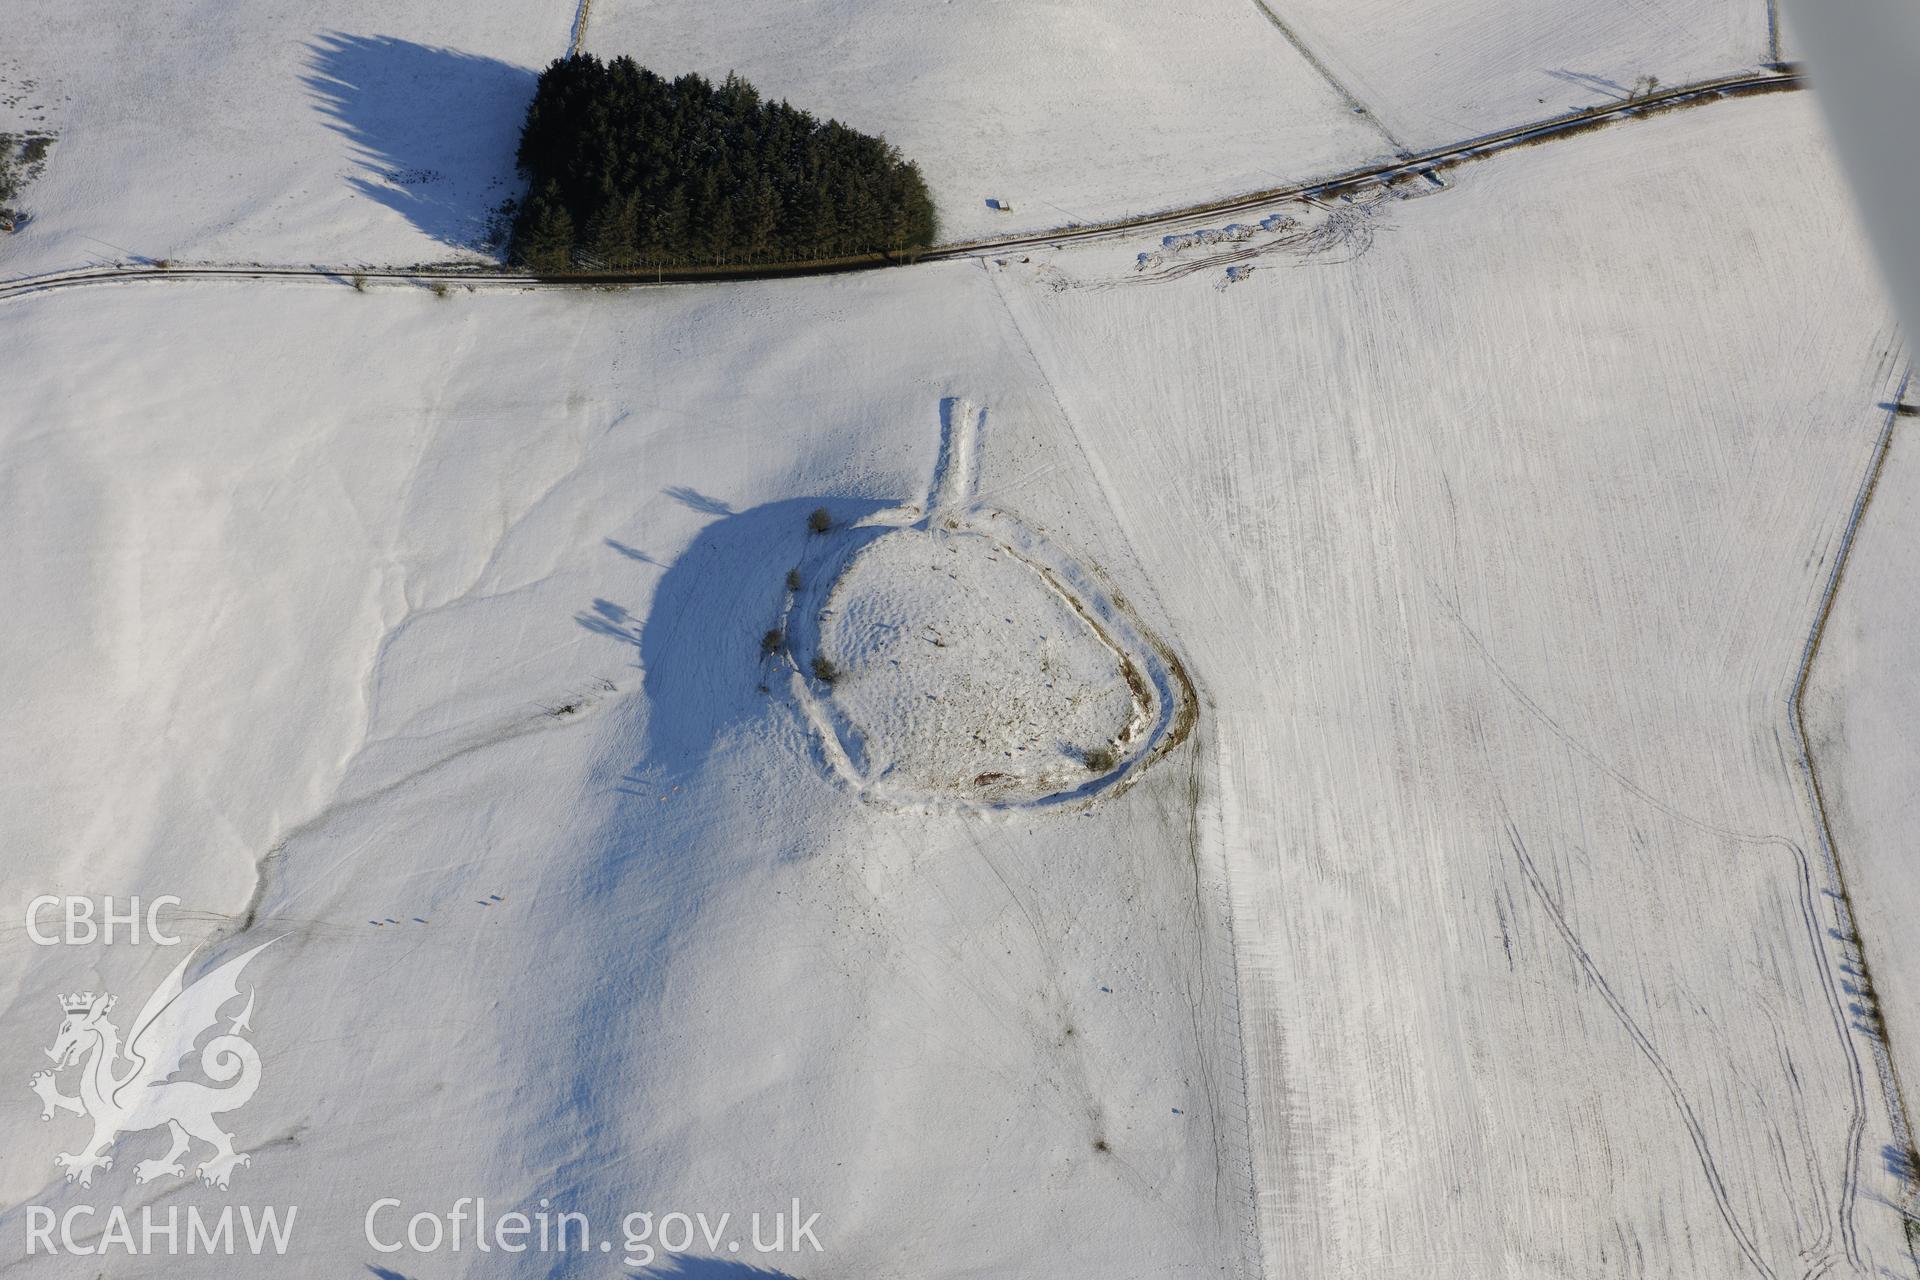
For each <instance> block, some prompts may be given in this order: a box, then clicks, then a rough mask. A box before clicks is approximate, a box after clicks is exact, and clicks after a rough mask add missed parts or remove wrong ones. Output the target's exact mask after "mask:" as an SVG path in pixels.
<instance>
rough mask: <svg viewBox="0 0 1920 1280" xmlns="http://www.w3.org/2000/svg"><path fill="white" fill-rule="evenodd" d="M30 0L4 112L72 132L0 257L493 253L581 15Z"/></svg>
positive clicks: (3, 82)
mask: <svg viewBox="0 0 1920 1280" xmlns="http://www.w3.org/2000/svg"><path fill="white" fill-rule="evenodd" d="M28 7H29V6H25V5H16V6H14V7H13V12H12V14H11V15H10V16H9V18H8V22H7V39H6V43H5V45H4V47H0V131H5V130H8V129H16V130H17V129H21V128H28V127H32V128H39V129H48V130H51V131H53V132H54V133H55V134H57V135H58V138H59V141H58V142H57V143H56V144H55V147H54V151H53V155H52V156H51V158H50V162H49V163H48V165H47V168H46V173H45V175H44V176H43V177H42V178H41V179H40V180H39V181H37V182H36V183H34V185H33V186H32V187H31V188H30V189H29V192H28V196H27V198H26V199H25V200H24V201H23V202H22V203H24V204H25V206H26V207H27V208H28V209H30V210H31V211H32V212H33V214H34V216H35V222H34V224H33V225H32V226H31V227H30V228H29V229H28V231H27V232H26V233H23V234H21V235H18V236H14V237H9V238H7V239H6V240H5V241H4V242H0V276H21V275H30V274H35V273H38V272H44V271H50V270H55V269H59V268H65V267H74V266H79V265H83V264H85V263H91V262H131V261H139V260H159V259H170V260H177V261H219V262H232V261H241V262H273V263H313V262H319V263H326V264H328V265H345V264H349V263H415V262H443V261H447V260H450V259H455V258H461V257H473V256H476V255H475V253H474V251H473V249H472V247H471V246H472V245H474V244H475V242H477V241H478V240H479V239H481V238H482V237H483V236H484V234H485V232H486V229H487V228H486V219H487V215H488V213H489V211H490V210H491V209H493V208H494V207H496V206H497V205H498V204H499V203H500V202H501V201H502V200H504V199H506V198H508V197H510V196H517V195H518V194H519V193H520V180H519V178H518V177H517V176H516V175H515V174H514V171H513V147H514V144H515V143H516V142H517V140H518V138H519V134H520V121H521V117H522V116H523V115H524V114H525V112H526V104H527V100H528V98H530V97H531V96H532V94H533V79H534V74H535V72H536V71H537V69H538V68H540V67H542V66H545V65H546V64H547V63H548V62H549V61H551V60H552V59H554V58H556V57H559V56H560V55H561V54H563V53H565V52H566V51H567V42H568V31H569V25H570V23H571V22H572V20H573V8H572V6H571V5H570V4H567V3H564V2H562V0H542V2H541V3H536V4H517V5H491V6H488V5H465V4H458V3H453V4H440V5H426V6H423V5H413V6H401V7H396V6H393V5H382V4H375V3H366V2H365V0H330V3H327V4H325V5H311V4H299V5H294V4H259V3H248V2H247V0H162V2H160V3H151V4H137V5H115V6H113V7H112V8H111V9H110V10H108V9H102V8H100V7H97V6H88V5H61V4H36V5H33V6H31V8H32V10H33V12H32V13H31V15H29V14H28V13H27V12H26V10H27V8H28ZM9 102H10V103H11V105H6V104H8V103H9Z"/></svg>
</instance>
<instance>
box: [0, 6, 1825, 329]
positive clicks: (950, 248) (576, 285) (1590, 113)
mask: <svg viewBox="0 0 1920 1280" xmlns="http://www.w3.org/2000/svg"><path fill="white" fill-rule="evenodd" d="M584 9H585V5H584V4H583V6H582V15H581V16H582V19H583V20H584ZM1804 84H1805V81H1804V79H1803V78H1802V77H1801V76H1800V74H1799V73H1798V72H1797V71H1795V70H1793V69H1791V68H1790V67H1789V68H1785V69H1782V70H1777V71H1766V72H1757V73H1747V74H1742V75H1737V76H1724V77H1720V78H1717V79H1713V80H1703V81H1699V82H1697V83H1694V84H1688V85H1677V86H1675V87H1673V88H1671V89H1663V90H1660V91H1658V92H1656V93H1651V94H1646V95H1644V96H1642V97H1638V98H1633V99H1629V100H1627V101H1623V102H1614V103H1606V104H1603V105H1601V106H1597V107H1589V108H1586V109H1584V110H1580V111H1575V112H1570V113H1567V114H1564V115H1558V116H1553V117H1550V118H1548V119H1546V120H1539V121H1534V122H1531V123H1528V124H1523V125H1516V126H1514V127H1513V128H1510V129H1503V130H1499V131H1496V132H1494V133H1487V134H1481V135H1479V136H1477V137H1474V138H1469V139H1466V140H1465V141H1462V142H1456V143H1451V144H1449V145H1447V146H1444V147H1437V148H1434V149H1431V150H1428V151H1422V152H1416V153H1413V154H1411V155H1398V156H1395V157H1393V158H1392V159H1389V160H1383V161H1380V162H1378V163H1376V164H1373V165H1370V166H1368V167H1366V168H1363V169H1355V170H1350V171H1348V172H1345V173H1339V174H1334V175H1331V176H1328V177H1323V178H1316V179H1311V180H1309V181H1305V182H1299V183H1294V184H1291V185H1289V186H1285V187H1270V188H1267V189H1264V190H1261V191H1253V192H1248V193H1245V194H1242V195H1237V196H1230V197H1227V198H1224V199H1220V200H1213V201H1209V202H1206V203H1204V204H1195V205H1187V206H1184V207H1182V208H1178V209H1167V210H1162V211H1160V212H1158V213H1148V214H1141V215H1138V216H1136V217H1129V218H1121V219H1115V220H1112V221H1108V222H1098V223H1086V224H1072V225H1068V226H1065V227H1060V228H1056V229H1054V230H1052V231H1039V232H1032V233H1024V234H1020V235H1013V236H1004V237H999V238H994V239H986V240H967V241H959V242H955V243H952V244H946V245H941V246H939V247H938V248H934V249H930V250H928V251H927V252H925V253H921V254H917V255H915V256H914V257H912V258H911V259H901V258H891V257H886V256H881V255H871V256H865V257H858V258H842V259H834V260H831V261H821V262H806V263H793V264H787V265H783V266H738V267H702V268H680V269H677V270H672V271H667V270H657V271H607V272H590V273H572V274H568V275H564V276H534V275H530V274H527V273H525V272H519V271H510V270H506V269H504V268H500V267H493V266H485V265H478V266H471V267H469V266H462V265H458V264H441V265H431V264H427V265H419V266H412V267H371V266H368V267H361V266H321V265H318V264H314V265H307V266H294V265H281V266H269V265H262V264H252V263H246V264H224V265H220V264H203V265H187V264H181V265H173V264H162V263H160V262H157V261H140V262H132V263H111V264H105V265H99V266H90V267H83V268H79V269H76V270H72V271H59V272H50V273H47V274H43V275H38V276H25V277H21V278H18V279H13V280H6V281H0V301H7V300H10V299H14V298H24V297H32V296H34V295H36V294H41V293H47V292H51V291H53V290H56V289H73V288H80V287H84V286H88V285H101V284H118V283H131V282H135V281H151V280H200V281H208V280H252V281H267V280H327V281H332V282H336V283H342V284H345V283H350V282H354V281H356V279H357V280H361V281H365V282H367V283H369V284H371V283H373V282H380V283H383V284H402V285H411V286H422V287H432V286H435V285H448V286H462V287H470V288H480V287H482V286H485V287H488V288H509V289H604V288H637V287H641V286H664V285H670V284H671V285H683V284H710V283H720V282H728V281H743V280H783V279H789V278H793V277H802V276H819V275H834V274H838V273H841V272H848V271H874V270H880V269H882V268H888V267H900V266H910V265H912V264H913V263H916V262H943V261H950V260H952V259H955V258H969V257H981V256H985V255H990V254H994V253H1007V252H1014V251H1018V250H1020V249H1034V248H1045V247H1053V246H1059V245H1064V244H1068V243H1073V242H1078V241H1087V240H1098V239H1103V238H1106V237H1110V236H1121V235H1132V234H1135V233H1137V232H1141V231H1149V230H1159V229H1167V228H1173V227H1178V226H1181V225H1183V224H1187V223H1192V222H1195V221H1196V220H1205V219H1210V218H1217V217H1219V216H1221V215H1223V214H1243V213H1250V212H1253V211H1255V210H1259V209H1263V208H1266V207H1268V206H1271V205H1276V204H1283V203H1285V202H1287V201H1290V200H1296V199H1300V198H1302V197H1327V196H1338V195H1341V194H1345V193H1347V192H1350V191H1355V190H1363V189H1366V188H1368V187H1375V186H1381V185H1385V184H1387V183H1391V182H1395V181H1404V180H1407V179H1411V178H1419V177H1423V176H1426V175H1428V174H1432V173H1435V172H1436V171H1438V170H1441V169H1447V168H1452V167H1455V166H1458V165H1462V164H1466V163H1469V162H1471V161H1474V160H1481V159H1485V158H1486V157H1488V156H1491V155H1496V154H1498V153H1500V152H1502V151H1507V150H1511V149H1513V148H1516V147H1524V146H1532V145H1534V144H1536V143H1541V142H1547V141H1551V140H1554V139H1557V138H1562V137H1571V136H1573V135H1575V134H1579V133H1584V132H1586V131H1587V130H1589V129H1595V128H1600V127H1603V126H1605V125H1609V124H1615V123H1619V122H1622V121H1627V120H1638V119H1644V118H1647V117H1649V116H1653V115H1659V114H1663V113H1665V112H1668V111H1675V110H1680V109H1682V108H1686V107H1695V106H1702V105H1705V104H1707V103H1709V102H1715V101H1719V100H1722V99H1728V98H1745V97H1751V96H1754V95H1757V94H1766V93H1782V92H1789V91H1792V90H1796V89H1800V88H1802V87H1804Z"/></svg>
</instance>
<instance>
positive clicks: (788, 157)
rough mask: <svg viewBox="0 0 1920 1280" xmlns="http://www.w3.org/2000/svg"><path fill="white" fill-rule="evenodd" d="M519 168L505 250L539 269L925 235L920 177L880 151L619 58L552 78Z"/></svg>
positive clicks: (907, 247)
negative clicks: (523, 181) (522, 193)
mask: <svg viewBox="0 0 1920 1280" xmlns="http://www.w3.org/2000/svg"><path fill="white" fill-rule="evenodd" d="M518 159H519V164H520V167H521V169H522V170H523V171H524V172H525V173H526V174H527V175H528V177H529V178H530V179H531V183H530V186H531V188H532V190H533V191H534V192H535V193H536V194H534V195H533V196H532V197H530V198H529V199H528V200H527V201H526V202H525V203H524V204H523V205H522V206H521V209H520V212H519V216H518V218H517V220H516V221H515V224H514V238H513V253H514V257H515V259H516V260H517V261H519V262H521V263H523V264H524V265H526V266H528V267H531V268H533V269H535V270H540V271H561V270H565V269H567V267H568V266H569V265H571V264H572V263H573V262H574V261H575V260H576V258H578V259H581V260H589V261H592V262H595V263H600V264H605V265H607V266H613V267H623V266H628V265H633V264H649V265H653V264H657V265H676V264H684V263H695V262H774V261H804V260H810V259H816V258H824V257H834V256H851V255H858V254H871V253H888V254H892V253H902V252H906V253H911V252H912V251H914V250H916V249H920V248H924V247H926V246H927V245H929V244H931V243H932V242H933V239H934V236H935V234H936V229H937V223H936V220H935V211H934V207H933V199H932V197H931V195H929V193H928V191H927V186H926V182H925V181H924V180H923V179H922V178H921V175H920V171H919V170H918V169H917V168H916V167H915V166H914V165H913V164H912V163H910V162H908V161H905V160H903V159H901V157H900V155H899V153H898V152H896V151H895V150H894V149H893V148H892V147H890V146H888V145H887V144H886V143H885V142H884V141H882V140H881V139H879V138H875V137H870V136H868V135H866V134H863V133H859V132H857V131H856V130H853V129H849V128H847V127H846V126H845V125H842V124H840V123H838V122H837V121H831V120H830V121H828V122H826V123H825V124H822V123H821V122H819V121H818V120H816V119H815V118H814V117H813V116H811V115H809V114H807V113H806V112H804V111H800V110H797V109H795V108H794V107H791V106H789V105H788V104H786V103H784V102H766V101H763V100H762V99H761V97H760V95H759V93H758V92H756V91H755V90H754V88H753V86H752V85H750V84H748V83H747V82H746V81H744V80H742V79H740V78H739V77H738V76H732V75H730V76H728V77H727V78H726V79H725V80H724V81H723V82H721V83H720V84H719V85H715V84H713V83H712V82H710V81H708V80H706V79H705V78H703V77H701V76H697V75H684V76H681V77H679V78H677V79H674V80H666V79H664V78H662V77H660V76H658V75H655V74H654V73H653V72H651V71H648V70H646V69H645V68H644V67H641V66H639V65H637V64H636V63H635V62H634V61H633V60H632V59H631V58H625V57H621V58H615V59H614V60H613V61H611V62H608V63H602V62H601V61H600V60H599V59H597V58H595V57H593V56H592V55H587V54H583V55H576V56H573V57H568V58H563V59H561V60H559V61H557V62H555V63H554V64H553V65H552V66H550V67H548V68H547V70H546V71H545V72H544V73H542V75H541V77H540V83H539V86H538V88H537V89H536V91H535V93H534V99H533V102H532V103H531V104H530V105H529V106H528V108H527V118H526V124H525V126H524V128H523V129H522V130H521V135H520V149H519V154H518Z"/></svg>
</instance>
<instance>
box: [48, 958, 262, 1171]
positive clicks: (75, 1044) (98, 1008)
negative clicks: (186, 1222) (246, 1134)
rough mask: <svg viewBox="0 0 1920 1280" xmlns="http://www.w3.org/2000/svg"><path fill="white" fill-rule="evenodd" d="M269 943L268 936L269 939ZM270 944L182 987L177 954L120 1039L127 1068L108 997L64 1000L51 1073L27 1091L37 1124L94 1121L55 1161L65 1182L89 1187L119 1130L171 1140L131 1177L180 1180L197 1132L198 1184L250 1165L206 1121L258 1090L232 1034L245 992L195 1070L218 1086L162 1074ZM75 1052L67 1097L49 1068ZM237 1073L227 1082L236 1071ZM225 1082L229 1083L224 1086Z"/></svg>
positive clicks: (214, 1018)
mask: <svg viewBox="0 0 1920 1280" xmlns="http://www.w3.org/2000/svg"><path fill="white" fill-rule="evenodd" d="M276 941H277V939H276ZM271 945H273V944H272V942H271V941H269V942H263V943H261V944H260V945H259V946H257V947H255V948H253V950H251V951H248V952H246V953H245V954H243V955H240V956H236V957H235V958H234V959H232V960H229V961H227V962H226V963H225V964H223V965H221V966H220V967H219V968H218V969H215V970H214V971H213V972H212V973H209V974H207V975H206V976H205V977H204V978H201V979H200V980H199V981H198V982H195V983H194V984H193V985H192V986H190V987H183V986H182V983H181V975H182V974H184V973H185V972H186V969H187V965H188V964H189V963H191V962H192V960H193V957H192V956H188V957H187V958H186V959H185V960H182V961H181V962H180V963H179V965H178V966H177V967H176V968H175V969H174V971H173V972H172V973H170V974H168V975H167V979H166V981H164V982H162V983H161V984H160V986H159V987H158V988H157V989H156V990H155V991H154V993H153V994H152V995H151V996H149V997H147V1003H146V1004H145V1006H143V1007H142V1008H141V1010H140V1016H139V1017H137V1018H135V1019H134V1021H133V1033H132V1034H131V1035H130V1036H129V1037H128V1038H127V1042H126V1049H125V1057H126V1067H125V1070H124V1071H122V1070H120V1069H119V1063H120V1060H121V1056H122V1051H121V1043H120V1031H119V1028H117V1027H115V1026H114V1025H113V1023H111V1022H109V1021H108V1020H107V1014H108V1013H109V1012H111V1011H112V1009H113V1006H114V997H112V996H110V995H107V994H105V993H104V992H103V993H101V994H100V995H99V996H95V995H94V994H93V992H91V991H89V992H86V993H84V994H81V995H71V996H66V997H64V998H62V999H61V1001H60V1008H61V1010H62V1011H63V1012H64V1013H65V1014H66V1020H65V1021H64V1022H62V1023H61V1024H60V1034H59V1036H58V1037H57V1038H56V1039H55V1040H54V1042H53V1047H52V1048H51V1049H48V1050H47V1056H48V1057H49V1058H52V1059H53V1061H54V1069H53V1071H40V1072H36V1073H35V1074H34V1077H33V1081H32V1088H33V1091H34V1092H35V1093H37V1094H39V1095H40V1102H41V1106H42V1110H41V1113H40V1118H41V1119H42V1120H51V1119H53V1113H54V1112H55V1111H56V1110H59V1111H70V1112H72V1113H73V1114H74V1115H85V1116H91V1117H92V1118H93V1139H92V1141H90V1142H88V1143H87V1145H86V1146H84V1147H82V1148H81V1149H80V1150H79V1152H77V1153H74V1154H68V1153H65V1152H63V1153H61V1154H60V1155H57V1156H55V1157H54V1163H55V1164H57V1165H59V1166H61V1167H62V1168H64V1169H65V1170H66V1171H67V1181H68V1182H78V1183H79V1184H80V1185H81V1186H83V1187H85V1186H90V1185H91V1184H92V1182H93V1175H94V1171H95V1170H97V1169H111V1168H113V1157H112V1156H110V1155H108V1154H107V1149H108V1148H110V1147H111V1146H113V1144H114V1142H115V1140H116V1139H118V1138H119V1137H120V1135H122V1134H126V1133H138V1132H140V1131H142V1130H145V1129H157V1128H159V1127H160V1126H161V1125H165V1126H167V1128H168V1130H169V1131H171V1133H172V1135H173V1146H172V1148H171V1149H170V1150H169V1151H168V1152H167V1154H166V1155H164V1156H162V1157H161V1158H160V1159H158V1160H142V1161H140V1162H139V1163H138V1164H136V1165H134V1167H133V1171H134V1177H135V1179H136V1180H137V1181H140V1182H151V1181H152V1180H153V1179H155V1178H159V1177H163V1176H166V1175H171V1176H173V1177H176V1178H184V1177H185V1176H186V1172H187V1171H186V1169H185V1167H184V1166H182V1165H181V1163H180V1157H181V1156H183V1155H185V1154H186V1153H187V1149H188V1147H189V1146H191V1145H192V1144H191V1140H192V1139H194V1138H198V1139H199V1140H200V1141H202V1142H205V1143H208V1144H209V1145H211V1146H212V1147H213V1154H212V1155H211V1156H209V1157H208V1158H207V1159H206V1160H205V1161H204V1162H203V1163H202V1164H201V1165H200V1168H199V1170H198V1173H199V1176H200V1179H201V1181H203V1182H205V1183H207V1184H208V1185H210V1186H215V1187H219V1188H220V1189H222V1190H225V1189H226V1186H227V1182H228V1179H230V1178H231V1177H232V1176H233V1170H234V1167H235V1166H236V1165H243V1164H248V1163H251V1160H252V1157H250V1156H247V1155H245V1154H243V1153H240V1152H237V1151H235V1150H234V1149H233V1135H232V1134H230V1133H227V1132H225V1131H224V1130H222V1129H221V1128H220V1126H219V1125H218V1124H215V1123H214V1119H213V1118H214V1116H215V1115H218V1114H222V1113H225V1112H228V1111H233V1110H236V1109H238V1108H239V1107H241V1106H244V1105H245V1104H246V1102H247V1100H248V1099H250V1098H252V1097H253V1093H254V1090H255V1089H257V1088H259V1086H260V1055H259V1054H258V1053H257V1052H255V1050H254V1047H253V1046H252V1045H251V1044H249V1043H247V1041H246V1040H244V1039H243V1038H242V1037H241V1035H240V1033H241V1032H242V1031H246V1030H251V1029H252V1028H251V1027H250V1025H249V1023H248V1019H249V1018H251V1017H252V1016H253V990H252V988H248V990H247V1007H246V1008H245V1009H243V1010H241V1011H240V1013H239V1015H238V1016H236V1017H234V1018H232V1019H231V1020H230V1021H229V1023H228V1027H227V1032H226V1034H224V1035H218V1036H215V1037H214V1038H213V1039H212V1040H209V1041H208V1042H207V1045H206V1047H205V1048H204V1049H202V1050H201V1051H200V1066H201V1069H202V1071H204V1072H205V1073H206V1076H207V1078H208V1079H210V1080H212V1081H214V1082H215V1083H216V1084H222V1085H225V1086H226V1087H224V1088H218V1089H216V1088H213V1087H212V1086H209V1085H204V1084H201V1083H199V1082H198V1081H196V1080H173V1079H169V1077H170V1076H172V1075H173V1074H174V1072H176V1071H178V1070H179V1069H180V1067H181V1064H182V1063H183V1061H184V1060H185V1059H186V1057H187V1056H188V1055H189V1054H191V1053H192V1052H193V1050H194V1042H195V1041H197V1040H199V1038H200V1037H201V1036H202V1035H204V1034H206V1032H207V1031H209V1030H211V1029H212V1028H213V1027H214V1026H215V1024H217V1023H218V1022H219V1021H220V1009H221V1007H222V1006H223V1005H225V1004H226V1003H227V1002H228V1001H229V1000H233V999H235V998H237V997H238V996H239V994H240V987H239V979H240V971H241V970H242V969H243V968H245V967H246V964H247V961H249V960H251V959H253V957H255V956H257V955H259V954H260V952H261V951H262V950H263V949H265V948H266V947H269V946H271ZM82 1058H84V1059H85V1062H84V1063H83V1064H82V1066H81V1067H80V1093H79V1096H78V1097H68V1096H67V1095H66V1094H64V1093H61V1092H60V1086H59V1084H58V1082H57V1081H56V1080H55V1078H54V1076H55V1072H59V1071H64V1070H66V1069H67V1068H68V1067H70V1066H72V1065H73V1064H74V1063H75V1062H78V1061H80V1060H81V1059H82ZM236 1076H237V1077H239V1078H238V1079H237V1080H235V1077H236ZM229 1080H232V1081H234V1082H233V1083H232V1084H227V1083H226V1082H227V1081H229Z"/></svg>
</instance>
